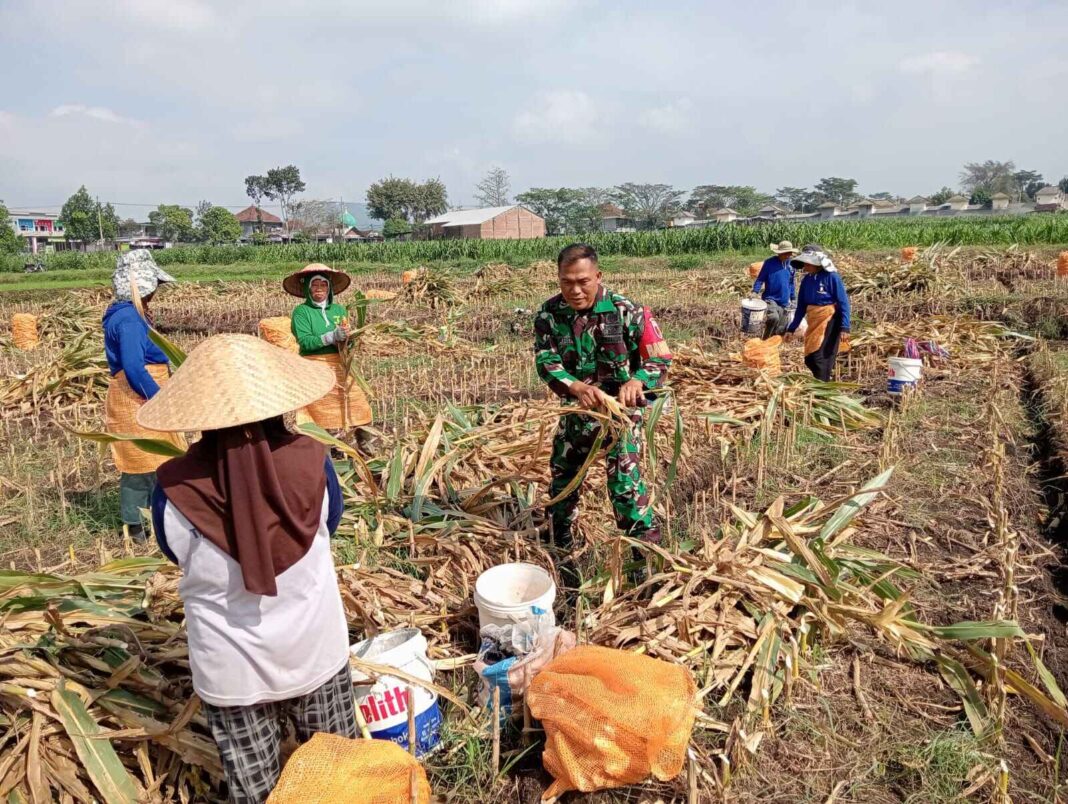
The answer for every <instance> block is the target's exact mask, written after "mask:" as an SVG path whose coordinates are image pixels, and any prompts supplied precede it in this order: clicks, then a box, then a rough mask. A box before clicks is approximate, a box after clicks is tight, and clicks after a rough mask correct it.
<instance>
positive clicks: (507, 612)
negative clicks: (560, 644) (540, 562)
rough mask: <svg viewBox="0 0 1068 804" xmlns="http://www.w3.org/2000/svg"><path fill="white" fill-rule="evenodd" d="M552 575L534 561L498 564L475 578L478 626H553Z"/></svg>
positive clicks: (553, 591)
mask: <svg viewBox="0 0 1068 804" xmlns="http://www.w3.org/2000/svg"><path fill="white" fill-rule="evenodd" d="M555 599H556V584H555V583H553V579H552V576H551V575H550V574H549V573H548V572H546V571H545V570H543V569H542V568H541V567H538V566H535V565H534V564H522V563H519V564H498V565H497V566H496V567H491V568H490V569H488V570H486V571H485V572H483V573H482V574H481V575H479V576H478V580H477V581H475V606H476V607H478V627H479V630H482V628H484V627H485V626H487V625H512V624H513V623H522V622H528V623H530V624H531V627H532V628H535V629H537V628H538V627H539V626H540V625H544V626H545V627H547V628H552V627H553V626H554V625H556V619H555V617H554V615H553V601H554V600H555Z"/></svg>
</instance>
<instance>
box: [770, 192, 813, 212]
mask: <svg viewBox="0 0 1068 804" xmlns="http://www.w3.org/2000/svg"><path fill="white" fill-rule="evenodd" d="M775 199H776V200H777V201H779V202H780V203H781V204H784V205H785V206H786V208H787V209H789V210H790V211H792V212H811V211H812V210H814V209H815V208H816V207H817V206H818V204H817V202H816V196H815V193H813V192H812V191H811V190H810V189H808V188H807V187H780V188H779V189H778V190H776V191H775Z"/></svg>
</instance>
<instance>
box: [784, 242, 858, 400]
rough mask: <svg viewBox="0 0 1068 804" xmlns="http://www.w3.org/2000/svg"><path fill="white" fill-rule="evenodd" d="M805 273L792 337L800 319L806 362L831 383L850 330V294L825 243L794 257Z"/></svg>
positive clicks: (806, 249)
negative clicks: (805, 324) (842, 346)
mask: <svg viewBox="0 0 1068 804" xmlns="http://www.w3.org/2000/svg"><path fill="white" fill-rule="evenodd" d="M793 264H794V266H796V267H797V268H801V269H802V270H803V271H804V272H805V275H804V276H803V277H802V278H801V288H800V290H799V291H798V297H797V312H796V313H794V320H793V321H792V322H791V323H790V327H789V329H788V334H787V335H786V339H787V340H789V339H790V337H791V335H793V333H794V331H795V330H796V329H797V328H798V327H799V326H800V325H801V321H802V320H805V321H807V322H808V329H807V330H806V332H805V365H806V366H808V368H809V370H810V371H811V372H812V376H814V377H815V378H816V379H817V380H823V381H824V382H829V381H830V379H831V374H832V373H833V372H834V363H835V360H836V359H837V357H838V347H839V344H840V342H841V340H842V337H843V336H844V335H848V333H849V294H848V293H846V287H845V283H843V282H842V277H841V276H840V275H839V273H838V269H837V268H836V267H835V265H834V262H833V261H832V260H831V257H830V255H829V254H827V252H825V251H824V250H823V247H822V246H818V245H810V246H805V247H804V248H803V249H802V250H801V253H800V254H798V255H797V256H796V257H794V259H793Z"/></svg>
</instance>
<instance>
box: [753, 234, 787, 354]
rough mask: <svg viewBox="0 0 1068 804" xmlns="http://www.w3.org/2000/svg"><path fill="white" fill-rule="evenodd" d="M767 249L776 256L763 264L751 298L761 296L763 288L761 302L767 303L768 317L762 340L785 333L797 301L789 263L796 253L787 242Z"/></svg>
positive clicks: (765, 321) (772, 245)
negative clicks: (758, 294)
mask: <svg viewBox="0 0 1068 804" xmlns="http://www.w3.org/2000/svg"><path fill="white" fill-rule="evenodd" d="M769 248H770V249H771V250H772V251H773V252H775V253H774V255H773V256H771V257H768V258H767V259H766V260H764V264H763V265H762V266H761V267H760V273H759V274H758V275H757V278H756V281H755V282H754V283H753V294H754V295H755V294H757V293H760V289H761V288H763V289H764V293H763V294H762V295H761V298H763V299H764V301H766V302H767V303H768V311H767V316H766V317H765V319H764V338H765V339H767V338H770V337H771V336H772V335H782V334H783V333H784V332H786V326H787V325H788V324H789V323H790V316H791V314H792V312H793V308H794V304H795V303H796V299H797V289H796V288H795V286H794V274H795V271H794V267H793V265H792V264H791V263H790V259H791V258H792V257H793V256H794V255H795V254H796V253H797V249H796V248H794V244H793V243H791V242H790V241H789V240H783V241H782V242H781V243H772V244H771V245H770V246H769Z"/></svg>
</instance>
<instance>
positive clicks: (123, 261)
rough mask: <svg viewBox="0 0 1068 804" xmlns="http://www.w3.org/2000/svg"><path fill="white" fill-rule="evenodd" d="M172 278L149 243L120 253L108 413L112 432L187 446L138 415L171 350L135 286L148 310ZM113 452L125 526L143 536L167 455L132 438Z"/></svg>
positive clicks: (111, 308) (109, 342)
mask: <svg viewBox="0 0 1068 804" xmlns="http://www.w3.org/2000/svg"><path fill="white" fill-rule="evenodd" d="M173 281H174V277H173V276H171V275H170V274H168V273H166V272H164V271H162V270H161V269H160V268H159V266H157V265H156V261H155V259H153V257H152V253H151V252H150V251H148V250H147V249H143V248H142V249H134V250H132V251H127V252H126V253H124V254H120V255H119V256H118V257H117V258H116V260H115V273H114V274H113V275H112V277H111V288H112V292H113V293H114V296H115V300H114V301H113V302H112V303H111V304H110V305H108V308H107V310H105V311H104V320H103V327H104V355H105V357H107V361H108V370H109V371H110V372H111V379H110V380H109V381H108V395H107V399H106V401H105V403H104V415H105V420H106V426H107V430H108V432H109V433H113V434H115V435H132V436H140V437H142V438H155V439H163V440H169V441H171V442H172V443H174V444H175V445H176V446H181V447H184V446H185V441H184V439H183V438H182V436H181V435H180V434H175V435H172V436H169V435H167V434H166V433H157V432H153V431H151V430H146V429H145V428H144V427H141V426H140V425H139V424H137V422H136V420H135V417H136V416H137V411H138V409H139V408H140V407H141V406H142V405H143V404H144V403H145V402H146V401H147V400H149V399H151V398H152V397H153V396H155V395H156V392H157V391H159V388H160V386H161V385H162V384H163V383H165V382H166V381H167V379H168V378H169V377H170V373H171V371H170V363H169V361H168V360H167V355H165V354H164V353H163V350H162V349H160V348H159V347H158V346H156V344H154V343H153V342H152V341H151V340H149V337H148V321H146V320H145V319H144V318H142V317H141V314H140V313H139V312H137V308H136V307H135V306H134V303H133V288H134V286H135V285H136V287H137V295H138V296H139V297H140V299H141V305H142V307H143V309H144V310H145V315H146V316H147V315H149V313H148V305H149V303H150V302H151V301H152V297H153V296H154V295H155V293H156V289H157V288H158V287H159V285H160V284H162V283H165V282H173ZM111 456H112V458H113V459H114V461H115V468H117V469H118V470H119V513H120V515H121V517H122V527H123V531H124V533H125V534H126V535H127V536H129V537H130V538H132V539H134V540H135V541H143V540H144V539H145V528H144V522H143V521H142V518H141V511H142V510H145V509H147V508H148V505H149V500H150V498H151V495H152V488H153V487H154V486H155V485H156V474H155V473H156V468H157V467H158V466H159V465H160V464H161V463H163V462H164V461H165V460H167V458H166V457H164V456H161V455H153V454H151V453H148V452H144V451H143V450H141V449H140V448H139V447H137V446H135V445H134V444H133V443H131V442H129V441H116V442H114V443H112V445H111Z"/></svg>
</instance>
